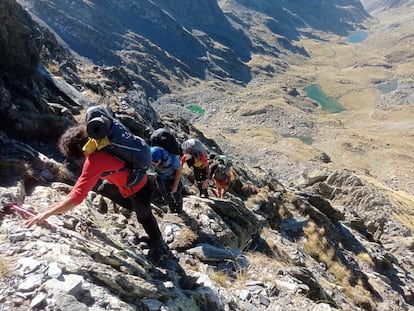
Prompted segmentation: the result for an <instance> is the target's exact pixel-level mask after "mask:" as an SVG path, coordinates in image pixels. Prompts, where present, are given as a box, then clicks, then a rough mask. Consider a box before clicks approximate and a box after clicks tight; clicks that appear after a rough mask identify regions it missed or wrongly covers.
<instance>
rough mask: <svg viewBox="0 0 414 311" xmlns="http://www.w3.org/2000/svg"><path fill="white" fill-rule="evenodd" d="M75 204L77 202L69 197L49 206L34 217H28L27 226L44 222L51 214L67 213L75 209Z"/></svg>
mask: <svg viewBox="0 0 414 311" xmlns="http://www.w3.org/2000/svg"><path fill="white" fill-rule="evenodd" d="M75 206H76V204H75V203H73V202H72V200H71V199H70V197H67V198H66V199H64V200H63V201H62V202H60V203H58V204H57V205H53V206H51V207H49V208H48V209H47V210H46V211H44V212H42V213H39V214H37V215H36V216H33V217H32V218H30V219H28V220H27V221H26V222H25V225H26V226H27V227H31V226H32V225H33V224H34V223H41V222H44V221H45V220H46V219H47V218H48V217H49V216H52V215H58V214H62V213H65V212H67V211H69V210H71V209H73V208H74V207H75Z"/></svg>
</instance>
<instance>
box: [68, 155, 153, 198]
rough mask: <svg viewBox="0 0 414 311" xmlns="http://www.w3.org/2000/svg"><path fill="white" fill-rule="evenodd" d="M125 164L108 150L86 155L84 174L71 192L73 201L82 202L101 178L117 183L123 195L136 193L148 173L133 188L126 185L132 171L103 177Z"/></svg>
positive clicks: (123, 171) (143, 183)
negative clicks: (104, 174)
mask: <svg viewBox="0 0 414 311" xmlns="http://www.w3.org/2000/svg"><path fill="white" fill-rule="evenodd" d="M124 166H125V164H124V162H122V161H121V160H119V159H117V158H115V157H114V156H112V155H111V154H109V153H107V152H103V151H95V152H94V153H92V154H91V155H89V156H86V159H85V163H84V164H83V167H82V174H81V175H80V176H79V178H78V180H77V181H76V184H75V186H74V187H73V189H72V191H71V192H70V193H69V197H70V199H71V201H72V202H73V203H75V204H80V203H82V201H83V200H84V199H85V198H86V196H87V195H88V192H89V191H91V190H92V188H93V187H94V186H95V185H96V183H97V182H98V181H99V179H100V178H102V179H105V180H108V181H109V182H110V183H111V184H114V185H116V186H117V187H118V189H119V192H120V193H121V195H122V196H123V197H129V196H130V195H132V194H134V193H135V192H137V191H138V190H140V189H141V188H142V187H143V186H144V185H145V184H146V182H147V175H145V177H144V178H143V179H142V181H141V182H140V183H139V184H137V185H135V186H134V187H132V188H128V187H126V183H127V179H128V175H129V172H130V171H129V170H122V171H120V172H116V173H113V174H110V175H107V176H105V177H102V174H103V173H104V172H108V171H117V170H119V169H122V168H123V167H124Z"/></svg>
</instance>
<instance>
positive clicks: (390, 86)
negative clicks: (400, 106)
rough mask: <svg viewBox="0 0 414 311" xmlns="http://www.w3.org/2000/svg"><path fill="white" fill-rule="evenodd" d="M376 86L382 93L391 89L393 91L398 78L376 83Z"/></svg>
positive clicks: (389, 91)
mask: <svg viewBox="0 0 414 311" xmlns="http://www.w3.org/2000/svg"><path fill="white" fill-rule="evenodd" d="M376 87H377V89H378V90H379V91H380V92H381V93H383V94H387V93H391V92H392V91H395V90H396V89H397V87H398V80H397V79H392V80H390V81H388V82H385V83H381V84H378V85H377V86H376Z"/></svg>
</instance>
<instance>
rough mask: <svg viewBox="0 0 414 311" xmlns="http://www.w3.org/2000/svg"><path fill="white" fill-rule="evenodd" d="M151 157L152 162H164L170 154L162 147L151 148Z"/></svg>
mask: <svg viewBox="0 0 414 311" xmlns="http://www.w3.org/2000/svg"><path fill="white" fill-rule="evenodd" d="M151 156H152V162H156V161H159V160H164V159H166V158H167V156H168V153H167V151H165V149H164V148H162V147H157V146H155V147H151Z"/></svg>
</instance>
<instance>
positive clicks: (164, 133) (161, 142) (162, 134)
mask: <svg viewBox="0 0 414 311" xmlns="http://www.w3.org/2000/svg"><path fill="white" fill-rule="evenodd" d="M150 145H151V146H154V147H155V146H158V147H162V148H164V149H165V150H167V151H168V152H169V153H172V154H176V155H179V156H181V155H182V154H183V151H182V150H181V146H180V144H179V143H178V141H177V139H176V138H175V136H174V135H173V134H172V133H171V131H170V130H169V129H168V128H166V127H163V128H159V129H157V130H155V131H154V132H153V133H152V134H151V136H150Z"/></svg>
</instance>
